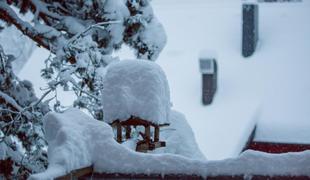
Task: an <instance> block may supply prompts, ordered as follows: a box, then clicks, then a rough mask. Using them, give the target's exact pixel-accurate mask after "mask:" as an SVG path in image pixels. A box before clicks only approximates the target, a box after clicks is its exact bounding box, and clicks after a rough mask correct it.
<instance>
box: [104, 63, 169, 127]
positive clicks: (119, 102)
mask: <svg viewBox="0 0 310 180" xmlns="http://www.w3.org/2000/svg"><path fill="white" fill-rule="evenodd" d="M103 87H104V88H103V89H102V104H103V113H104V117H103V120H104V121H105V122H107V123H112V122H113V121H115V120H120V121H125V120H127V119H129V118H130V117H131V116H135V117H139V118H142V119H144V120H148V121H150V122H152V123H154V124H164V123H169V113H170V107H171V103H170V91H169V85H168V81H167V77H166V75H165V73H164V71H163V70H162V69H161V67H160V66H159V65H158V64H156V63H154V62H151V61H144V60H137V59H136V60H123V61H118V62H113V63H111V64H109V65H108V66H107V71H106V74H105V76H104V79H103Z"/></svg>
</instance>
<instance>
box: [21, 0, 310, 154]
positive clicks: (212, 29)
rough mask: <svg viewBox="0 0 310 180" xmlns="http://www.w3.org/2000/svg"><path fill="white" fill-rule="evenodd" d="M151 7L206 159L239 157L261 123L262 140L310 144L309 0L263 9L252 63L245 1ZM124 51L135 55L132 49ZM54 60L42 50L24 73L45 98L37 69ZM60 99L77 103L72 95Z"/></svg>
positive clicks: (168, 0) (156, 2)
mask: <svg viewBox="0 0 310 180" xmlns="http://www.w3.org/2000/svg"><path fill="white" fill-rule="evenodd" d="M152 3H153V8H154V11H155V14H156V15H157V17H158V18H159V20H160V21H161V22H162V23H163V25H164V27H165V29H166V31H167V36H168V43H167V46H166V47H165V48H164V50H163V52H162V54H161V55H160V56H159V59H158V61H157V63H159V64H160V66H161V67H162V68H163V69H164V71H165V73H166V75H167V78H168V82H169V86H170V92H171V101H172V103H173V108H174V109H176V110H178V111H180V112H182V113H184V114H185V116H186V118H187V120H188V121H189V124H190V125H191V126H192V128H193V131H194V133H195V136H196V139H197V141H198V143H199V146H200V148H201V150H202V152H203V153H204V154H205V156H206V157H207V159H211V160H218V159H224V158H230V157H236V156H237V155H238V153H239V152H240V150H241V148H242V146H243V145H244V143H245V141H246V139H247V138H248V135H249V134H250V131H251V128H252V127H253V126H254V124H255V122H256V121H259V127H261V128H258V138H259V140H270V141H271V140H278V141H290V142H295V141H300V142H308V143H310V133H309V130H308V129H309V128H310V120H309V119H310V110H309V107H310V95H309V91H310V79H309V77H310V71H309V70H308V67H310V61H309V57H310V41H309V39H310V33H309V32H310V24H309V23H308V17H310V2H309V1H306V0H304V2H303V3H280V4H279V3H265V4H260V5H259V6H260V15H259V16H260V20H259V23H260V26H259V30H260V34H259V36H260V42H259V47H258V49H257V51H256V53H255V54H254V55H253V56H252V57H250V58H247V59H244V58H243V57H242V56H241V1H239V0H221V1H219V0H191V1H189V0H153V1H152ZM203 49H211V50H215V51H216V52H217V54H218V67H219V82H218V83H219V84H218V91H217V93H216V95H215V99H214V102H213V104H212V105H210V106H202V104H201V74H200V72H199V65H198V54H199V52H200V51H201V50H203ZM119 54H120V55H121V57H123V58H126V59H128V58H130V57H132V53H131V52H130V51H129V50H123V51H121V52H120V53H119ZM47 56H48V52H47V51H45V50H42V49H37V50H36V51H35V53H33V56H32V58H31V60H30V61H29V62H28V64H26V66H25V68H24V69H23V70H22V71H21V73H20V77H22V78H24V79H29V80H31V81H33V82H34V85H35V88H36V91H37V93H38V94H42V92H41V91H40V90H39V88H40V87H44V86H45V82H44V81H43V80H42V79H41V77H40V76H39V74H40V70H39V68H38V67H43V66H44V62H43V61H44V60H45V59H46V57H47ZM34 66H35V68H33V67H34ZM59 96H60V98H61V99H62V100H63V101H64V103H65V104H71V99H72V98H70V96H71V95H70V94H68V93H66V94H59ZM71 97H72V96H71ZM271 132H272V133H271ZM283 132H284V133H283ZM271 135H272V136H271ZM270 138H272V139H270Z"/></svg>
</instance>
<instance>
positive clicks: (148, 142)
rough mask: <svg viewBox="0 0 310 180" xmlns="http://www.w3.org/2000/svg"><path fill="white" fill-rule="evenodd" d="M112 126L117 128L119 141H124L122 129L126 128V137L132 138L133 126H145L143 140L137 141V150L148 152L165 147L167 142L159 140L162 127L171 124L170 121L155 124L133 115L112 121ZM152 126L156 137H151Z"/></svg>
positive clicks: (142, 134)
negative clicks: (124, 119) (122, 119)
mask: <svg viewBox="0 0 310 180" xmlns="http://www.w3.org/2000/svg"><path fill="white" fill-rule="evenodd" d="M111 126H112V127H113V128H115V129H116V133H117V135H116V140H117V142H119V143H122V142H123V138H122V130H123V128H124V129H125V130H126V136H125V137H126V139H130V138H131V137H130V134H131V128H132V127H137V126H144V133H141V132H140V135H141V136H142V137H143V140H141V141H139V142H137V146H136V151H138V152H147V151H148V150H154V149H156V148H160V147H165V146H166V142H164V141H159V132H160V127H163V126H169V124H168V123H165V124H155V123H152V122H150V121H147V120H144V119H141V118H139V117H135V116H131V117H130V118H129V119H127V120H126V121H120V120H115V121H113V123H111ZM151 127H153V128H154V137H153V138H152V137H151Z"/></svg>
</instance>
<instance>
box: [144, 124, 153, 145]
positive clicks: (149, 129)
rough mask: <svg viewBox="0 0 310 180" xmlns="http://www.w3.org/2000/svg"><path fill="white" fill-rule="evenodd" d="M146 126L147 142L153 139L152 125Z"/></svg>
mask: <svg viewBox="0 0 310 180" xmlns="http://www.w3.org/2000/svg"><path fill="white" fill-rule="evenodd" d="M144 128H145V137H146V140H147V142H149V141H150V139H151V127H150V125H146V126H144Z"/></svg>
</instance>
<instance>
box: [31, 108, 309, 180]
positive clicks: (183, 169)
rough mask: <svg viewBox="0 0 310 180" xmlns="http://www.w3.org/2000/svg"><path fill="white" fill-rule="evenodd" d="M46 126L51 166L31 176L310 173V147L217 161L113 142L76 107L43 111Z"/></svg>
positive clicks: (301, 176)
mask: <svg viewBox="0 0 310 180" xmlns="http://www.w3.org/2000/svg"><path fill="white" fill-rule="evenodd" d="M44 129H45V136H46V139H47V141H48V143H49V148H48V161H49V166H48V168H47V170H46V171H45V172H42V173H39V174H34V175H32V176H31V177H30V180H42V179H51V178H66V177H73V176H80V177H81V178H82V177H83V178H84V179H87V177H94V176H98V179H100V178H101V177H106V176H108V177H110V176H111V177H115V178H120V177H123V178H124V177H126V176H129V177H133V178H138V177H141V176H142V177H149V176H150V178H152V177H163V178H164V177H185V178H186V177H187V178H189V177H192V178H191V179H193V178H194V179H195V178H196V179H201V178H206V177H214V179H220V178H222V177H223V178H226V179H234V178H235V177H239V179H240V177H241V178H242V177H258V179H266V177H289V179H292V178H296V179H298V178H299V179H310V151H304V152H299V153H285V154H269V153H263V152H257V151H245V152H244V153H242V154H241V155H240V156H239V157H238V158H235V159H226V160H221V161H206V160H195V159H191V158H187V157H184V156H181V155H175V154H144V153H138V152H135V151H132V150H130V149H128V148H126V147H124V146H123V145H121V144H119V143H117V142H116V141H115V140H114V135H113V132H112V128H111V127H110V126H109V125H108V124H106V123H104V122H100V121H98V120H95V119H93V118H91V117H89V116H88V115H86V114H84V113H83V112H81V111H80V110H78V109H69V110H67V111H65V112H64V113H62V114H58V113H54V112H53V113H49V114H47V115H46V116H45V118H44ZM85 167H93V168H92V169H89V168H86V169H84V168H85ZM81 168H82V169H81ZM81 171H82V172H83V173H84V174H83V173H81ZM64 175H65V176H64ZM223 178H222V179H223ZM278 179H280V178H278ZM284 179H285V178H284ZM287 179H288V178H287Z"/></svg>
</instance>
